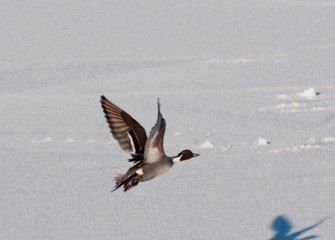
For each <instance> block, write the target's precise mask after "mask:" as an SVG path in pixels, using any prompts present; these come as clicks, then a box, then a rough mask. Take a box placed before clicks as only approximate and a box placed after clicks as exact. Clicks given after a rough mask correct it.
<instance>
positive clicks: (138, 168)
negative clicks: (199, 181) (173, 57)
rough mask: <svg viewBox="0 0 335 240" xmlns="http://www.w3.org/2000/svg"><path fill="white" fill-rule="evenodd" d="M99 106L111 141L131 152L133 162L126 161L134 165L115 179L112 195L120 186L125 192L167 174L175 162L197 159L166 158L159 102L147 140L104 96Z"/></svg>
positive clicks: (188, 154) (183, 155) (189, 155)
mask: <svg viewBox="0 0 335 240" xmlns="http://www.w3.org/2000/svg"><path fill="white" fill-rule="evenodd" d="M100 102H101V106H102V108H103V110H104V113H105V117H106V119H107V122H108V124H109V127H110V129H111V132H112V134H113V137H114V138H115V139H116V140H117V141H118V142H119V144H120V146H121V148H122V149H123V150H125V151H128V152H131V153H130V154H131V156H132V158H131V159H129V161H130V162H134V163H135V165H134V166H133V167H131V168H129V169H128V171H127V172H126V173H125V174H119V175H117V176H116V177H115V187H114V189H113V191H114V190H116V189H118V188H119V187H121V186H122V185H123V187H124V191H125V192H126V191H127V190H129V189H130V188H132V187H134V186H136V185H137V184H138V183H139V182H144V181H148V180H150V179H152V178H154V177H157V176H159V175H161V174H163V173H165V172H167V171H169V169H170V168H171V167H172V166H173V164H174V163H175V162H179V161H183V160H187V159H190V158H192V157H196V156H199V155H198V154H195V153H192V152H191V151H190V150H183V151H181V152H180V153H179V154H178V155H177V156H175V157H168V156H166V155H165V152H164V146H163V141H164V133H165V127H166V122H165V119H164V118H163V116H162V114H161V112H160V103H159V102H158V117H157V122H156V124H155V126H154V127H153V128H152V130H151V132H150V135H149V137H148V138H147V135H146V132H145V130H144V128H143V127H142V126H141V125H140V124H139V123H138V122H137V121H136V120H135V119H133V118H132V117H131V116H130V115H129V114H128V113H126V112H125V111H123V110H122V109H121V108H119V107H118V106H116V105H115V104H113V103H112V102H111V101H109V100H108V99H107V98H106V97H104V96H101V100H100Z"/></svg>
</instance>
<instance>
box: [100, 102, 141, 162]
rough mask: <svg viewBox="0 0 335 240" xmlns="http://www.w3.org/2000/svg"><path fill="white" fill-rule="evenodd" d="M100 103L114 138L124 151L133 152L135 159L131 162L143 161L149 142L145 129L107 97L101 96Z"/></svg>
mask: <svg viewBox="0 0 335 240" xmlns="http://www.w3.org/2000/svg"><path fill="white" fill-rule="evenodd" d="M100 102H101V106H102V108H103V111H104V113H105V117H106V119H107V122H108V125H109V127H110V129H111V132H112V134H113V137H114V138H115V139H116V140H117V141H118V142H119V144H120V146H121V148H122V149H123V150H125V151H127V152H131V155H132V157H133V158H132V159H129V161H134V162H138V161H141V160H143V153H144V148H145V142H146V140H147V134H146V132H145V130H144V128H143V127H142V126H141V124H139V123H138V122H137V121H136V120H135V119H134V118H132V117H131V116H130V115H129V114H128V113H126V112H125V111H123V110H122V109H121V108H119V107H118V106H116V105H115V104H114V103H112V102H111V101H109V100H108V99H107V98H106V97H105V96H101V100H100Z"/></svg>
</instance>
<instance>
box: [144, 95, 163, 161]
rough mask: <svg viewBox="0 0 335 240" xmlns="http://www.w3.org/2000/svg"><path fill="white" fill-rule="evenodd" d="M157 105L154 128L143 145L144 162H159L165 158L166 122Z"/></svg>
mask: <svg viewBox="0 0 335 240" xmlns="http://www.w3.org/2000/svg"><path fill="white" fill-rule="evenodd" d="M157 105H158V116H157V122H156V124H155V126H154V127H153V128H152V129H151V132H150V135H149V138H148V140H147V142H146V144H145V150H144V162H145V163H154V162H158V161H161V160H162V159H163V158H164V157H165V153H164V134H165V128H166V121H165V119H164V118H163V116H162V114H161V112H160V103H159V100H158V101H157Z"/></svg>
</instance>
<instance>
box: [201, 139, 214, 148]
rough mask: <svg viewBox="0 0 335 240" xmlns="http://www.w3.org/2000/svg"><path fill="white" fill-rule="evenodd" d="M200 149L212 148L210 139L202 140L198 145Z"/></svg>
mask: <svg viewBox="0 0 335 240" xmlns="http://www.w3.org/2000/svg"><path fill="white" fill-rule="evenodd" d="M199 148H200V149H213V148H214V144H213V143H211V141H209V140H206V141H205V142H203V143H202V144H201V145H200V146H199Z"/></svg>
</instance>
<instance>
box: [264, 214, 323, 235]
mask: <svg viewBox="0 0 335 240" xmlns="http://www.w3.org/2000/svg"><path fill="white" fill-rule="evenodd" d="M323 221H324V219H323V220H320V221H318V222H317V223H315V224H313V225H311V226H309V227H306V228H304V229H301V230H300V231H296V232H293V233H290V231H291V230H292V224H291V223H290V221H289V219H288V218H287V217H286V216H284V215H280V216H277V217H276V218H275V219H274V220H273V222H272V223H271V229H272V230H273V231H274V232H275V235H274V236H273V237H272V238H271V239H270V240H308V239H315V238H318V237H319V236H318V235H309V236H306V237H303V238H298V237H300V235H302V234H304V233H306V232H308V231H310V230H312V229H314V228H316V227H317V226H319V225H320V224H321V223H323Z"/></svg>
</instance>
